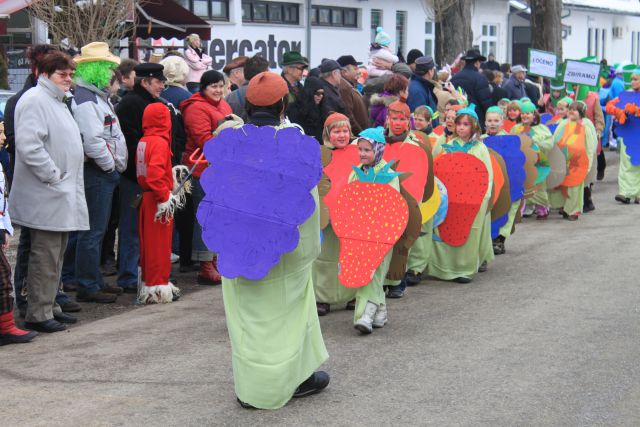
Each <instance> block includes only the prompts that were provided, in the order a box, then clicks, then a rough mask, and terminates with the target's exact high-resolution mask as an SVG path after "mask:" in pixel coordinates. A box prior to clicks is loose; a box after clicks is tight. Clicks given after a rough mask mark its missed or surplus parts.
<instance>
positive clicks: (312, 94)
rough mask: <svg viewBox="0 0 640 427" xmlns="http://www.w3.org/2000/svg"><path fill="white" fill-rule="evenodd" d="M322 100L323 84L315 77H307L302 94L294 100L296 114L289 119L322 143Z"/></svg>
mask: <svg viewBox="0 0 640 427" xmlns="http://www.w3.org/2000/svg"><path fill="white" fill-rule="evenodd" d="M323 102H324V85H323V84H322V81H321V80H320V79H319V78H317V77H307V79H306V80H305V83H304V89H302V94H301V95H300V96H299V97H298V99H297V100H296V104H297V108H296V110H297V111H298V114H297V115H296V117H289V119H290V120H291V121H292V122H294V123H297V124H299V125H300V126H302V129H304V133H305V134H307V135H310V136H313V137H314V138H315V139H317V140H318V142H319V143H320V144H322V125H323V121H322V120H321V116H322V114H321V112H320V109H321V107H322V103H323Z"/></svg>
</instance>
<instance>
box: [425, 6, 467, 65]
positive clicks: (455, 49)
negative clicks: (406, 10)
mask: <svg viewBox="0 0 640 427" xmlns="http://www.w3.org/2000/svg"><path fill="white" fill-rule="evenodd" d="M424 1H425V3H426V5H427V7H428V8H429V9H431V12H432V13H433V20H434V22H435V23H436V34H437V40H436V62H438V63H439V64H445V63H452V62H453V60H454V59H455V58H456V56H458V54H459V53H460V52H464V51H465V50H467V49H469V48H470V47H471V43H472V41H473V36H472V31H471V4H472V0H424Z"/></svg>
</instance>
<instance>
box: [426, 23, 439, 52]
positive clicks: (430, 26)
mask: <svg viewBox="0 0 640 427" xmlns="http://www.w3.org/2000/svg"><path fill="white" fill-rule="evenodd" d="M435 41H436V32H435V25H434V23H433V22H431V21H425V23H424V54H425V55H427V56H431V57H433V56H434V53H435V52H434V51H435V44H436V43H435Z"/></svg>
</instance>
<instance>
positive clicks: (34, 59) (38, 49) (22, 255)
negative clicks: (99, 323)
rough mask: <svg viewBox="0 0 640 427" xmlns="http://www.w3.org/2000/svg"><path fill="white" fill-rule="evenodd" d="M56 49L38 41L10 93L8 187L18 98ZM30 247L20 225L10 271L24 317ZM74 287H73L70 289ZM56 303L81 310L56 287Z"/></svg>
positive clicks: (6, 114)
mask: <svg viewBox="0 0 640 427" xmlns="http://www.w3.org/2000/svg"><path fill="white" fill-rule="evenodd" d="M56 50H58V48H57V47H55V46H52V45H49V44H39V45H36V46H33V47H32V48H31V49H29V61H30V62H31V74H29V75H28V76H27V80H26V81H25V82H24V86H23V87H22V90H20V92H18V93H16V94H15V95H13V96H12V97H11V98H9V100H8V101H7V105H6V106H5V110H4V131H5V135H6V137H7V141H6V143H5V146H6V147H7V151H8V152H9V156H10V157H9V162H10V163H9V164H10V168H9V170H8V171H6V172H7V183H8V185H9V187H11V183H12V180H13V168H14V166H15V153H16V151H15V150H16V145H15V143H16V134H15V122H14V117H15V112H16V105H17V104H18V100H20V98H21V97H22V95H24V94H25V92H27V91H28V90H29V89H31V88H33V87H35V86H36V85H37V84H38V64H39V63H40V61H41V60H42V58H44V57H45V55H46V54H48V53H50V52H53V51H56ZM30 251H31V237H30V234H29V229H28V228H27V227H22V228H21V229H20V240H19V243H18V250H17V254H16V267H15V271H14V272H13V283H14V286H15V294H16V303H17V306H18V312H19V313H20V316H22V317H24V315H25V314H26V311H27V299H26V298H25V297H24V296H23V295H22V288H23V284H24V280H25V279H26V278H27V266H28V264H29V253H30ZM73 290H75V289H73ZM56 304H58V305H59V306H60V309H61V310H62V311H63V312H69V313H70V312H78V311H80V310H81V307H80V305H79V304H77V303H75V302H74V301H71V299H70V298H69V297H68V296H67V295H66V294H65V293H64V292H63V291H62V290H58V293H57V295H56Z"/></svg>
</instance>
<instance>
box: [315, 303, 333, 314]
mask: <svg viewBox="0 0 640 427" xmlns="http://www.w3.org/2000/svg"><path fill="white" fill-rule="evenodd" d="M316 309H317V310H318V316H326V315H327V314H329V311H331V306H330V305H329V304H326V303H324V302H317V303H316Z"/></svg>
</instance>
